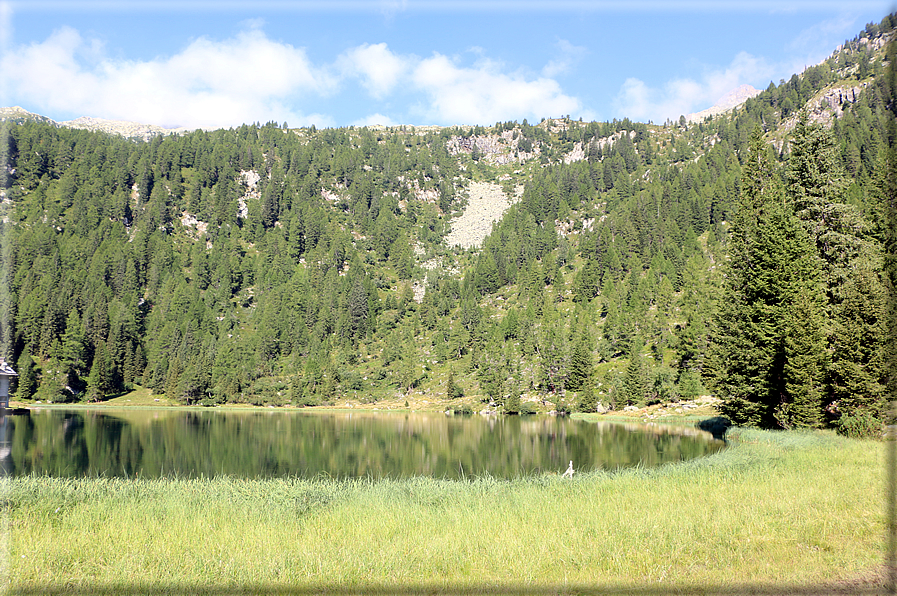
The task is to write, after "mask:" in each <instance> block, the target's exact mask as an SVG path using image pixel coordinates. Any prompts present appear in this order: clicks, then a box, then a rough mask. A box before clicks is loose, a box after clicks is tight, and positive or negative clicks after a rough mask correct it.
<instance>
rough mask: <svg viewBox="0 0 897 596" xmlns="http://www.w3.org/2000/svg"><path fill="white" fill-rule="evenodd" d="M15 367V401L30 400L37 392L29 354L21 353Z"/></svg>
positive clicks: (35, 378) (35, 376)
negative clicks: (16, 383)
mask: <svg viewBox="0 0 897 596" xmlns="http://www.w3.org/2000/svg"><path fill="white" fill-rule="evenodd" d="M17 365H18V366H17V368H18V370H17V371H16V372H18V373H19V376H18V377H17V379H16V380H17V382H18V385H17V387H16V399H19V400H23V399H31V396H32V395H34V393H35V391H37V373H36V372H35V370H34V361H33V360H32V358H31V354H29V353H28V352H27V351H26V352H22V354H21V355H20V356H19V360H18V362H17Z"/></svg>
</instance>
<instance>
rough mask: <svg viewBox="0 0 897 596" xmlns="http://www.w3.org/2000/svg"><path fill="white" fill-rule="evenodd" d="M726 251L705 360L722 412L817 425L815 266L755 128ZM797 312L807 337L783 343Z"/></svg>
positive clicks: (820, 347)
mask: <svg viewBox="0 0 897 596" xmlns="http://www.w3.org/2000/svg"><path fill="white" fill-rule="evenodd" d="M729 252H730V260H729V264H728V275H727V278H726V285H725V287H724V290H723V296H722V299H721V300H720V303H719V309H718V312H717V314H716V316H715V317H714V321H713V331H712V334H711V341H710V345H709V347H708V352H709V358H708V363H707V364H708V373H709V374H708V381H710V383H711V386H712V388H713V389H715V390H716V392H717V393H718V395H719V396H720V397H721V398H722V399H723V404H722V407H721V410H722V411H723V413H724V414H725V415H727V416H729V417H730V418H731V419H732V420H733V422H735V423H736V424H748V425H757V426H766V427H772V426H777V425H779V424H782V421H784V423H785V424H788V425H795V424H797V425H804V424H810V425H812V424H815V423H816V421H817V420H818V417H817V416H818V415H819V413H818V411H812V412H811V411H810V410H814V408H816V409H818V408H819V407H820V405H821V404H818V400H817V399H816V396H817V394H816V393H815V391H817V386H818V384H819V383H820V382H821V379H822V371H821V363H822V362H823V361H824V344H823V343H822V342H820V341H819V340H818V334H820V333H821V319H822V317H821V313H820V312H818V311H820V310H821V301H822V300H823V298H822V297H821V296H820V292H821V287H820V285H819V262H818V259H817V257H816V254H815V250H814V248H813V246H812V244H811V242H810V239H809V238H808V236H807V234H806V232H804V230H803V228H802V227H801V225H800V223H799V222H798V221H797V219H796V218H795V217H794V216H793V215H791V214H790V213H789V212H788V211H787V209H786V206H785V196H784V192H783V189H782V188H781V185H780V184H779V183H778V180H777V179H776V177H775V173H774V170H773V168H772V162H771V159H770V158H769V153H768V148H767V147H766V145H765V143H764V142H763V139H762V137H761V136H760V134H759V132H758V131H757V132H755V134H754V135H753V136H752V138H751V144H750V154H749V156H748V159H747V160H746V164H745V169H744V180H743V184H742V196H741V204H740V209H739V211H738V213H737V214H736V216H735V218H734V221H733V224H732V232H731V238H730V241H729ZM800 309H810V311H805V312H803V316H805V317H808V318H809V319H808V320H807V321H804V323H805V324H806V325H807V326H806V327H805V329H804V330H803V331H805V332H806V333H805V334H802V335H801V337H800V338H794V337H791V339H786V338H789V337H790V336H791V335H793V331H794V330H793V326H794V325H795V324H798V323H797V322H796V321H797V319H796V318H795V317H799V316H800V313H801V310H800ZM789 342H791V343H790V344H789ZM802 350H807V351H806V352H802ZM811 364H812V366H810V365H811ZM789 383H790V392H789ZM795 400H796V402H795ZM810 402H813V403H814V404H817V405H815V406H812V407H811V406H810V405H808V404H809V403H810Z"/></svg>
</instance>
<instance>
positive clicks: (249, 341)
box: [0, 15, 897, 436]
mask: <svg viewBox="0 0 897 596" xmlns="http://www.w3.org/2000/svg"><path fill="white" fill-rule="evenodd" d="M895 24H897V16H895V15H890V16H888V17H886V18H885V19H884V20H883V21H882V22H881V23H879V24H870V25H868V26H867V27H866V28H865V30H864V31H862V32H861V33H860V34H859V35H857V37H856V38H854V39H852V40H849V41H847V42H845V44H844V45H843V46H842V47H841V48H840V49H839V50H838V51H837V52H835V53H834V54H833V55H832V56H831V57H830V58H829V59H828V60H826V61H824V62H822V63H821V64H819V65H816V66H813V67H810V68H808V69H806V70H805V71H804V72H803V73H801V74H795V75H794V76H793V77H791V78H790V79H789V80H788V81H784V80H782V81H779V82H778V83H770V85H769V87H768V88H767V89H766V90H765V91H763V92H762V93H760V94H759V95H757V96H756V97H754V98H752V99H749V100H748V101H747V102H746V103H744V104H742V105H741V106H740V107H738V108H736V109H735V110H734V111H732V112H729V113H726V114H723V115H717V116H712V117H707V118H704V119H703V120H701V121H689V120H688V119H686V118H685V117H682V118H680V119H679V120H678V121H675V122H674V121H668V122H666V123H663V124H656V123H650V122H649V123H637V122H631V121H629V120H627V119H624V120H622V121H617V120H614V121H612V122H602V123H598V122H582V121H574V120H570V119H569V118H550V119H545V120H543V121H542V122H540V123H538V124H536V125H531V124H529V123H528V122H527V121H525V120H524V121H523V122H522V123H518V122H499V123H495V124H494V125H492V126H475V127H453V128H436V127H423V128H414V127H410V126H409V127H391V128H355V127H349V128H336V129H323V130H316V129H315V128H314V127H312V128H301V129H296V128H290V127H289V126H288V125H287V123H276V122H269V123H267V124H259V123H256V124H251V125H250V124H247V125H243V126H240V127H239V128H234V129H229V130H215V131H196V132H193V133H188V134H182V135H172V136H156V137H154V138H153V139H152V140H150V141H142V140H134V139H126V138H123V137H120V136H115V135H111V134H105V133H99V132H89V131H85V130H74V129H70V128H64V127H60V126H56V125H55V124H52V123H48V122H45V121H41V120H40V119H29V118H18V119H8V120H6V121H4V122H2V123H0V125H2V135H0V138H2V140H3V142H2V144H0V153H2V159H3V161H4V163H5V166H6V167H5V168H4V170H3V172H2V175H3V179H2V180H0V187H2V189H3V201H2V204H0V217H2V224H0V225H2V234H0V237H2V240H3V245H2V253H0V259H2V269H0V275H2V277H3V279H2V280H0V305H2V312H3V318H2V320H0V354H2V355H4V356H5V358H6V359H7V361H9V362H11V363H13V365H14V366H15V368H16V370H17V371H18V373H19V379H18V385H17V388H16V394H15V397H17V398H18V399H20V400H26V401H27V400H48V401H52V402H101V401H103V400H104V399H107V398H108V397H110V396H114V395H118V394H121V393H123V392H127V391H130V390H132V389H134V388H135V387H138V386H139V387H144V388H148V389H150V390H151V391H152V392H153V393H156V394H160V395H161V394H164V395H165V396H166V397H167V398H169V399H172V400H175V401H177V402H180V403H184V404H202V405H218V404H224V403H252V404H257V405H263V404H264V405H275V406H277V405H294V406H314V405H322V404H333V403H338V402H340V401H341V400H355V401H358V402H362V403H375V402H376V401H378V400H382V399H387V398H389V399H395V398H397V397H398V398H400V399H405V400H407V401H419V400H427V402H428V403H430V404H438V405H439V406H440V407H458V408H462V407H473V408H476V409H480V408H483V407H492V408H500V409H501V410H502V411H504V412H506V413H524V412H527V411H531V410H533V409H534V408H540V409H544V408H546V407H548V408H550V409H555V410H557V411H572V410H581V411H594V410H595V409H596V408H597V407H598V404H599V403H601V404H602V405H603V406H605V407H607V406H610V407H612V408H616V409H621V408H623V407H624V406H626V405H638V406H641V405H646V404H652V403H664V402H672V401H677V400H679V399H693V398H695V397H697V396H701V395H712V396H715V397H718V398H720V399H721V400H722V401H721V403H720V405H719V408H720V411H721V413H722V414H724V415H725V416H727V417H729V418H730V419H731V420H732V421H733V422H735V423H737V424H745V425H756V426H762V427H771V428H802V427H831V428H835V429H838V430H839V431H841V432H843V433H845V434H850V435H858V436H862V435H867V434H873V433H876V432H878V429H879V428H880V426H881V424H882V421H883V420H884V414H885V404H886V401H887V395H888V393H889V392H891V391H893V387H892V386H889V377H888V366H889V363H890V362H891V361H892V359H893V355H892V354H891V352H890V351H889V346H893V345H894V343H895V342H894V340H893V338H891V339H889V335H888V334H889V329H891V328H892V327H893V325H889V324H888V317H889V316H892V315H890V314H889V312H890V311H889V298H888V296H889V290H888V287H889V283H890V282H889V281H888V274H887V273H888V271H889V269H888V267H889V263H890V262H891V261H890V260H889V259H888V254H893V253H894V246H893V244H892V243H893V238H892V237H891V236H890V231H892V230H893V228H894V221H893V220H892V218H893V215H892V210H891V209H889V204H890V203H891V202H893V197H894V196H895V195H897V189H895V180H897V176H895V171H897V164H895V155H894V152H893V150H892V147H894V146H895V134H897V132H895V129H894V126H893V122H894V115H895V110H897V97H895V93H897V88H895V86H894V78H893V77H892V76H889V69H890V68H892V66H891V65H893V64H895V62H894V60H893V58H894V56H893V52H894V46H893V44H889V43H888V42H889V41H890V40H892V39H893V35H894V26H895ZM482 182H490V183H494V184H496V185H500V186H501V187H502V188H503V189H504V190H505V192H506V194H507V195H508V196H512V197H513V196H518V195H519V200H517V201H516V202H515V203H514V204H513V205H512V206H511V207H510V209H509V210H508V211H507V212H506V213H505V215H504V217H503V218H502V219H501V220H500V221H498V222H496V223H495V224H494V226H493V228H492V232H491V234H490V235H489V236H488V237H487V238H486V239H485V240H484V241H483V243H482V246H480V247H476V248H461V247H460V246H449V245H448V243H447V242H446V235H447V234H448V232H449V231H450V230H451V228H452V222H453V218H456V217H457V216H458V215H459V214H460V213H461V212H462V211H463V210H464V208H465V206H466V205H467V203H468V201H469V199H470V189H471V186H472V185H473V184H475V183H482ZM486 404H489V405H488V406H487V405H486Z"/></svg>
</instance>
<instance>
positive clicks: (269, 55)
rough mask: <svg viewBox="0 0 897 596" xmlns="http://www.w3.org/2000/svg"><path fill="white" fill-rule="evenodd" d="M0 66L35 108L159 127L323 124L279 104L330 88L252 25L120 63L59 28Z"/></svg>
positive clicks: (303, 60) (296, 52) (298, 54)
mask: <svg viewBox="0 0 897 596" xmlns="http://www.w3.org/2000/svg"><path fill="white" fill-rule="evenodd" d="M2 70H3V72H4V76H5V80H6V83H7V84H8V85H9V86H10V88H14V89H15V90H16V97H17V98H18V99H19V100H20V101H22V102H27V103H28V104H29V105H31V106H34V107H35V108H36V109H39V110H49V111H51V112H52V111H62V112H68V113H78V114H84V115H96V116H100V117H104V118H112V119H126V120H137V121H141V122H147V123H152V124H161V125H166V126H168V125H185V126H201V127H217V126H233V125H236V124H238V123H242V122H253V121H268V120H278V121H280V120H283V119H287V120H289V121H290V122H294V123H296V124H303V123H306V122H308V123H312V122H313V121H314V120H317V121H319V122H321V123H323V121H326V120H327V119H326V118H324V117H322V116H308V115H304V114H301V113H297V112H294V111H292V110H289V109H287V110H284V106H285V105H286V103H287V100H288V99H289V98H295V97H297V96H303V95H308V94H309V93H313V94H318V95H322V94H327V93H330V92H331V91H332V90H333V88H334V85H335V80H334V79H333V77H332V76H331V75H329V74H328V73H327V72H326V70H324V69H319V68H316V67H315V66H314V65H313V64H312V63H311V62H310V61H309V59H308V58H307V57H306V55H305V52H304V50H302V49H300V48H294V47H293V46H290V45H288V44H281V43H277V42H274V41H271V40H269V39H268V38H267V37H266V36H265V35H264V33H262V32H261V31H259V30H249V31H245V32H243V33H240V34H239V35H237V36H236V37H235V38H232V39H228V40H224V41H212V40H209V39H205V38H200V39H197V40H195V41H193V42H192V43H191V44H190V45H189V46H187V47H186V48H185V49H184V50H183V51H182V52H180V53H179V54H176V55H174V56H171V57H168V58H157V59H155V60H149V61H122V60H113V59H110V58H108V57H106V56H105V55H104V54H103V51H102V47H101V46H99V45H98V44H97V43H96V42H93V41H85V40H84V39H82V37H81V35H80V34H79V33H78V32H77V31H75V30H74V29H71V28H62V29H59V30H58V31H56V32H54V33H53V34H52V35H51V36H50V37H49V38H47V40H46V41H44V42H43V43H35V44H32V45H30V46H27V47H21V48H18V49H16V50H15V51H11V52H7V53H6V55H5V56H4V59H3V62H2Z"/></svg>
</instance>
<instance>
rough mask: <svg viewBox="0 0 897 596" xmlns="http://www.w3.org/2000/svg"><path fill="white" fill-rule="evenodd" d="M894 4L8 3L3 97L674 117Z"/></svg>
mask: <svg viewBox="0 0 897 596" xmlns="http://www.w3.org/2000/svg"><path fill="white" fill-rule="evenodd" d="M891 10H894V6H893V4H892V3H891V2H883V1H881V0H852V1H838V2H833V1H825V0H821V1H805V0H779V1H775V2H773V1H768V0H755V1H751V2H745V1H731V2H727V1H710V0H689V1H684V0H683V1H676V0H672V1H668V2H661V1H657V0H653V1H648V0H628V1H620V0H613V1H611V0H608V1H602V0H593V1H578V0H557V1H554V2H543V1H535V0H532V1H529V0H520V1H514V2H511V1H504V0H480V1H471V0H461V1H416V0H383V1H380V0H370V1H363V0H354V1H344V0H334V1H331V2H320V1H277V0H260V1H257V2H237V1H228V0H219V1H217V2H206V1H203V0H181V1H178V2H176V1H155V2H149V1H145V2H141V1H130V2H128V1H124V2H123V1H120V0H119V1H99V0H97V1H81V2H78V1H43V0H29V1H27V2H18V1H5V2H4V1H2V0H0V50H2V56H0V105H4V106H11V105H19V106H21V107H23V108H25V109H26V110H29V111H32V112H36V113H40V114H43V115H46V116H49V117H50V118H53V119H54V120H58V121H62V120H69V119H73V118H76V117H79V116H94V117H100V118H110V119H119V120H133V121H138V122H144V123H148V124H157V125H161V126H169V127H172V126H188V127H209V128H215V127H230V126H238V125H240V124H242V123H244V122H248V123H251V122H262V123H264V122H268V121H271V120H274V121H276V122H279V123H280V122H284V121H286V122H287V123H288V124H289V125H290V126H304V125H309V124H315V125H317V126H319V127H321V126H347V125H360V124H375V123H379V124H413V125H422V124H438V125H454V124H483V125H489V124H494V123H495V122H497V121H505V120H517V121H522V120H523V119H524V118H526V119H528V120H529V121H530V122H538V121H539V120H541V119H542V118H544V117H556V116H561V115H567V114H569V115H570V116H572V117H574V118H580V117H581V118H583V119H584V120H609V119H613V118H624V117H628V118H630V119H633V120H638V121H647V120H652V121H654V122H663V121H664V120H665V119H667V118H669V119H675V118H678V117H679V115H680V114H686V113H690V112H696V111H699V110H702V109H704V108H707V107H710V106H711V105H713V104H714V103H715V102H716V100H717V99H719V98H720V97H722V96H723V95H724V94H725V93H727V92H728V91H730V90H732V89H733V88H735V87H737V86H738V85H741V84H750V85H753V86H754V87H757V88H758V89H762V88H765V87H766V86H767V85H769V82H770V81H775V82H778V81H779V80H780V79H783V78H784V79H787V78H789V77H790V76H791V75H792V74H794V73H797V72H800V71H802V70H803V69H804V67H806V66H809V65H812V64H815V63H817V62H819V61H821V60H823V59H824V58H825V57H826V56H828V55H829V54H830V53H831V52H832V51H833V50H834V48H835V47H836V46H837V45H838V44H840V43H842V42H843V41H844V40H845V39H850V38H853V37H854V36H855V35H856V34H857V33H859V31H860V30H861V29H862V28H863V27H864V26H865V25H866V23H869V22H879V21H880V20H881V19H882V18H883V17H884V16H885V15H886V14H887V13H888V12H889V11H891Z"/></svg>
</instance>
